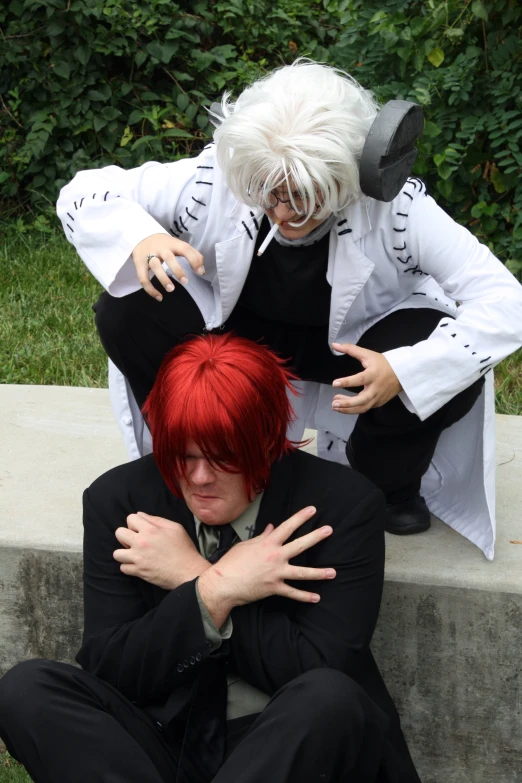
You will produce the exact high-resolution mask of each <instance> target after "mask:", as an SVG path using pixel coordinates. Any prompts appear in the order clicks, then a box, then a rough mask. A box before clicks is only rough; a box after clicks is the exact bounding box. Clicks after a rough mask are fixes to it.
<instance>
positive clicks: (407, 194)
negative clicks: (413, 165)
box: [402, 190, 413, 201]
mask: <svg viewBox="0 0 522 783" xmlns="http://www.w3.org/2000/svg"><path fill="white" fill-rule="evenodd" d="M402 192H403V193H404V195H405V196H408V198H409V199H411V200H412V201H413V196H412V195H411V193H408V192H407V191H406V190H403V191H402Z"/></svg>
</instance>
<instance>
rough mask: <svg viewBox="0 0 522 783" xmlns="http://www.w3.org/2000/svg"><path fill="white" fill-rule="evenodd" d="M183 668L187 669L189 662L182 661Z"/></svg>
mask: <svg viewBox="0 0 522 783" xmlns="http://www.w3.org/2000/svg"><path fill="white" fill-rule="evenodd" d="M183 666H184V667H185V669H188V667H189V662H188V661H183Z"/></svg>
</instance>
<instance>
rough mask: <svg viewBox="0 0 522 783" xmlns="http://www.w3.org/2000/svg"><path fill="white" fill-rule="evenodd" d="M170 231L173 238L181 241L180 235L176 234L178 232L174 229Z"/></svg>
mask: <svg viewBox="0 0 522 783" xmlns="http://www.w3.org/2000/svg"><path fill="white" fill-rule="evenodd" d="M169 231H170V233H171V234H172V236H173V237H176V239H179V234H176V232H175V231H174V230H173V229H172V228H169Z"/></svg>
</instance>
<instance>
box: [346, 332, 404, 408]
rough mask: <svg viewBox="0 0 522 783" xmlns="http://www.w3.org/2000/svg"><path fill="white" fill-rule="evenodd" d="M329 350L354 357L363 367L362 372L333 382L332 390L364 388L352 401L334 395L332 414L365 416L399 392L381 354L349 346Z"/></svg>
mask: <svg viewBox="0 0 522 783" xmlns="http://www.w3.org/2000/svg"><path fill="white" fill-rule="evenodd" d="M332 348H333V349H334V350H336V351H339V352H341V353H345V354H346V355H347V356H353V358H354V359H358V361H360V363H361V364H362V366H363V367H364V370H363V371H362V372H359V373H357V374H356V375H349V376H348V377H346V378H338V379H337V380H335V381H334V382H333V386H334V387H340V388H342V389H352V388H358V387H360V386H363V390H362V391H360V392H359V393H358V394H356V395H355V396H354V397H348V396H346V395H345V394H336V395H335V397H334V398H333V403H332V408H333V409H334V411H337V412H338V413H366V411H369V410H370V408H379V407H380V406H381V405H384V404H385V403H387V402H389V400H391V399H393V397H396V396H397V394H399V392H401V391H402V386H401V384H400V383H399V379H398V378H397V376H396V375H395V373H394V372H393V370H392V368H391V365H390V363H389V362H388V360H387V359H386V357H385V356H383V354H382V353H377V351H370V350H368V349H367V348H360V347H359V346H358V345H352V344H351V343H342V344H341V343H332Z"/></svg>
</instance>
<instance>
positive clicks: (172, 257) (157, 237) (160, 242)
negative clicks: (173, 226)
mask: <svg viewBox="0 0 522 783" xmlns="http://www.w3.org/2000/svg"><path fill="white" fill-rule="evenodd" d="M176 256H183V257H184V258H186V259H187V261H188V262H189V264H190V266H191V267H192V269H193V270H194V271H195V272H196V273H197V274H198V275H204V274H205V267H204V266H203V256H202V255H201V253H199V252H198V251H197V250H195V249H194V248H193V247H192V246H191V245H189V244H188V243H187V242H183V241H182V240H181V239H176V238H175V237H171V236H169V235H168V234H153V235H152V236H150V237H147V238H146V239H144V240H143V241H142V242H140V243H139V244H138V245H136V247H135V248H134V250H133V251H132V260H133V261H134V266H135V267H136V274H137V275H138V280H139V281H140V283H141V286H142V288H143V289H144V290H145V291H146V292H147V293H148V294H149V296H153V297H154V299H157V300H158V302H161V301H162V299H163V296H162V294H161V293H160V292H159V291H158V290H157V289H156V288H155V287H154V286H153V285H152V283H151V281H150V277H149V271H150V270H152V271H153V272H154V275H155V276H156V278H157V280H158V281H159V282H160V283H161V285H162V286H163V288H164V289H165V290H166V291H169V292H170V291H174V288H175V286H174V283H173V282H172V279H171V278H170V277H169V275H168V274H167V273H166V272H165V270H164V269H163V266H162V265H163V263H166V264H167V266H168V268H169V269H170V271H171V272H172V274H173V275H174V277H175V278H176V279H177V280H179V282H180V283H182V284H183V285H186V284H187V283H188V278H187V276H186V275H185V272H184V271H183V267H182V266H181V264H180V263H179V261H178V260H177V258H176Z"/></svg>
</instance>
